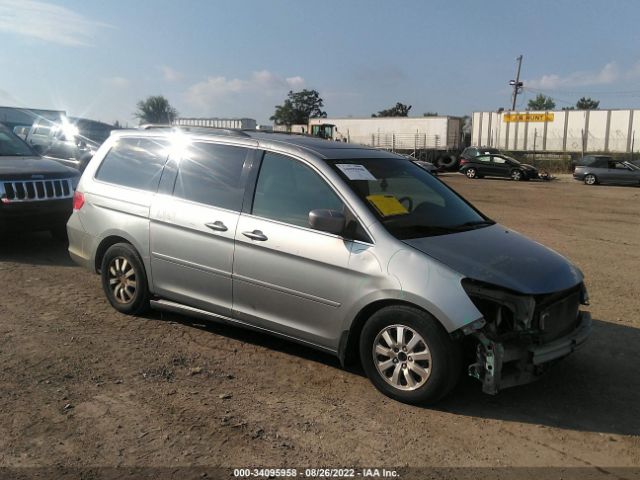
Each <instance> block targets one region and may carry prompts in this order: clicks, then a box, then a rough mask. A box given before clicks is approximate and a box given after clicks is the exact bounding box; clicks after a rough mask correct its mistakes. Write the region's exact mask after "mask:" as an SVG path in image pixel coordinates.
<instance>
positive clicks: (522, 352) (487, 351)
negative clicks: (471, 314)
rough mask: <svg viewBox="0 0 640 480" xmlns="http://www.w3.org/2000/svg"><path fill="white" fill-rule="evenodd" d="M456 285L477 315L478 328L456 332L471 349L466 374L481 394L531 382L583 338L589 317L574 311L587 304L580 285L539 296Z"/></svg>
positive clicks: (481, 285)
mask: <svg viewBox="0 0 640 480" xmlns="http://www.w3.org/2000/svg"><path fill="white" fill-rule="evenodd" d="M462 286H463V288H464V290H465V292H466V293H467V295H468V296H469V298H470V299H471V301H472V302H473V303H474V305H475V306H476V308H477V309H478V310H479V311H480V312H481V313H482V315H483V320H484V325H483V326H482V327H481V328H469V327H470V326H466V328H463V329H461V331H462V333H463V334H464V335H466V337H467V338H468V339H471V341H470V342H469V343H472V344H473V345H474V347H475V361H474V362H473V363H471V364H470V365H469V366H468V373H469V375H470V376H472V377H474V378H477V379H478V380H480V381H481V382H482V383H483V390H484V391H485V392H486V393H490V394H495V393H497V392H498V391H499V390H500V389H503V388H507V387H510V386H514V385H519V384H523V383H528V382H530V381H532V380H534V379H535V378H537V377H538V376H539V375H540V374H541V373H543V372H544V370H546V368H547V367H548V366H550V365H551V363H552V362H553V361H554V360H558V359H560V358H562V357H564V356H566V355H568V354H569V353H571V352H572V351H573V350H575V349H576V348H577V347H578V346H580V345H581V344H582V343H583V342H584V341H585V340H586V338H587V337H588V335H589V332H590V329H591V317H590V316H589V314H588V313H586V312H580V311H579V306H580V304H582V305H588V294H587V290H586V287H585V286H584V284H583V283H580V284H579V285H576V286H575V287H572V288H570V289H567V290H564V291H561V292H555V293H551V294H544V295H524V294H519V293H517V292H512V291H509V290H506V289H502V288H500V287H497V286H494V285H489V284H486V283H483V282H477V281H473V280H470V279H465V280H463V281H462ZM474 323H475V322H474Z"/></svg>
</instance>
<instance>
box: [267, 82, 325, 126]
mask: <svg viewBox="0 0 640 480" xmlns="http://www.w3.org/2000/svg"><path fill="white" fill-rule="evenodd" d="M323 106H324V102H323V101H322V98H320V94H319V93H318V92H317V91H316V90H307V89H305V90H302V91H301V92H293V91H291V90H289V93H288V94H287V98H286V100H285V101H284V103H283V104H282V105H276V111H275V113H274V114H273V116H272V117H271V118H270V120H272V121H273V122H274V123H275V124H276V125H287V126H290V125H296V124H298V125H299V124H307V123H308V122H309V119H310V118H326V116H327V112H325V111H323V110H322V107H323Z"/></svg>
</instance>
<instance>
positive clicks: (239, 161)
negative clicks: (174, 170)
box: [173, 142, 250, 211]
mask: <svg viewBox="0 0 640 480" xmlns="http://www.w3.org/2000/svg"><path fill="white" fill-rule="evenodd" d="M249 152H250V150H249V149H247V148H243V147H236V146H231V145H218V144H213V143H204V142H200V143H194V144H192V145H191V146H190V147H189V149H188V151H187V152H186V153H185V154H184V155H183V157H182V159H181V160H180V166H179V169H178V176H177V178H176V185H175V188H174V191H173V195H174V196H175V197H180V198H184V199H186V200H191V201H192V202H198V203H203V204H205V205H211V206H213V207H219V208H225V209H227V210H235V211H240V210H241V208H242V197H243V195H244V183H245V175H243V171H244V168H243V167H244V163H245V159H246V158H247V154H248V153H249Z"/></svg>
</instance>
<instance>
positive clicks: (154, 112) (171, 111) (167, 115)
mask: <svg viewBox="0 0 640 480" xmlns="http://www.w3.org/2000/svg"><path fill="white" fill-rule="evenodd" d="M137 107H138V110H137V111H136V112H135V113H134V114H133V116H134V117H135V118H137V119H138V120H140V123H141V124H142V123H159V124H168V125H170V124H171V122H173V121H174V120H175V118H176V117H177V116H178V111H177V110H176V109H175V108H173V107H172V106H171V104H170V103H169V100H167V99H166V98H165V97H163V96H162V95H154V96H150V97H147V98H146V99H144V100H140V101H139V102H138V104H137Z"/></svg>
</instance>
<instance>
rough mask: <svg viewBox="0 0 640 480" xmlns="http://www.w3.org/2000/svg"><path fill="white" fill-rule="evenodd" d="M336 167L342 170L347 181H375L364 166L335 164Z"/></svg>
mask: <svg viewBox="0 0 640 480" xmlns="http://www.w3.org/2000/svg"><path fill="white" fill-rule="evenodd" d="M336 167H338V168H339V169H340V170H342V173H344V174H345V175H346V176H347V178H348V179H349V180H376V177H374V176H373V175H371V172H370V171H369V170H367V169H366V168H364V165H353V164H351V163H336Z"/></svg>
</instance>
